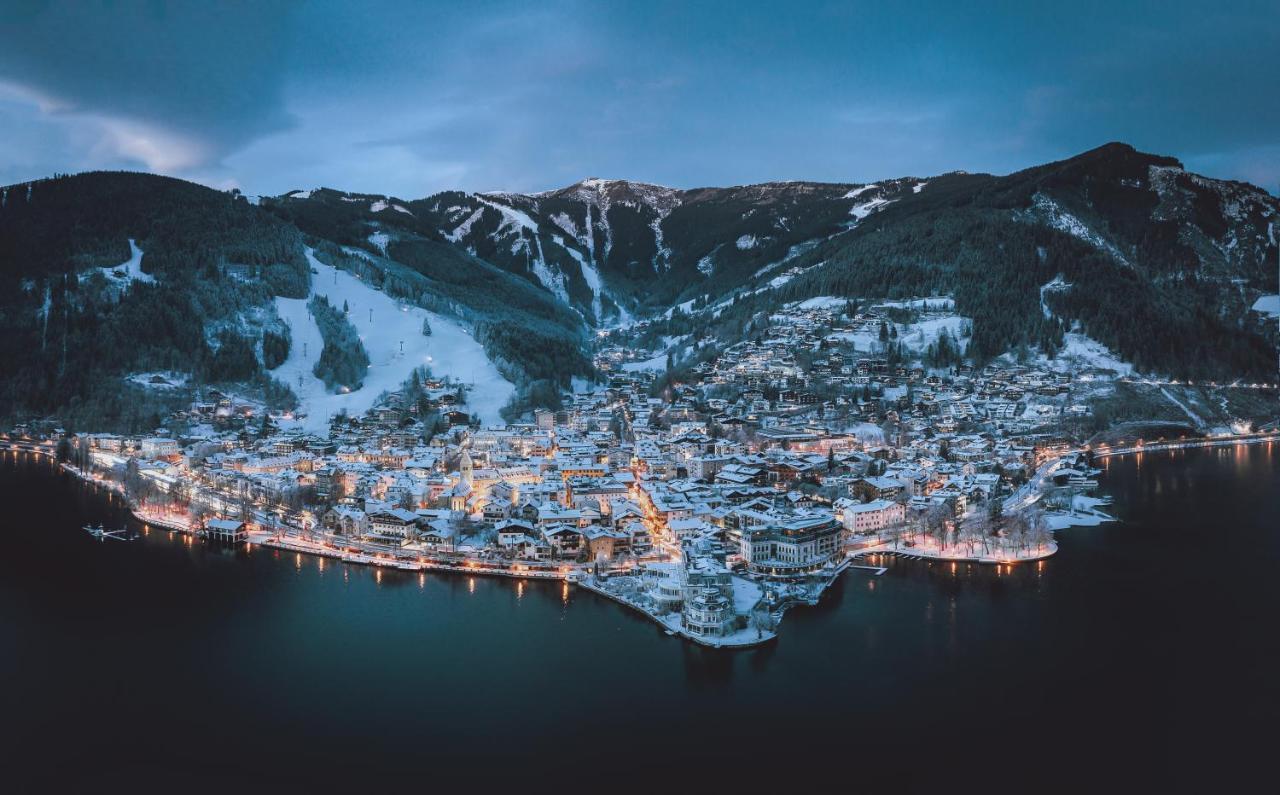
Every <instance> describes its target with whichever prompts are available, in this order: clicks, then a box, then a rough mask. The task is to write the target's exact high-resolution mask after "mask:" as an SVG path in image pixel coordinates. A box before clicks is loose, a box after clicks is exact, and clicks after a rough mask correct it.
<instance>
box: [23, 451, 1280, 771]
mask: <svg viewBox="0 0 1280 795" xmlns="http://www.w3.org/2000/svg"><path fill="white" fill-rule="evenodd" d="M1104 464H1105V472H1104V474H1103V475H1102V476H1101V481H1102V489H1101V492H1102V493H1103V494H1107V495H1110V496H1111V497H1112V498H1113V499H1114V504H1113V505H1112V511H1113V512H1114V513H1115V514H1117V515H1118V516H1120V517H1121V518H1122V519H1123V520H1124V521H1123V522H1121V523H1112V524H1107V525H1103V526H1101V527H1095V528H1073V529H1070V530H1066V531H1062V532H1060V533H1059V534H1058V539H1059V542H1060V551H1059V553H1058V554H1057V555H1056V556H1055V557H1053V558H1051V559H1049V560H1047V561H1044V562H1042V563H1039V564H1025V565H1020V566H1015V567H1012V568H1007V567H1006V568H1002V569H999V570H997V569H995V568H992V567H983V566H977V565H965V564H958V565H955V566H952V565H951V564H946V563H932V564H931V563H927V562H914V561H895V562H891V563H890V564H889V566H890V570H889V571H888V572H887V573H886V574H884V575H883V576H875V575H873V574H871V573H869V572H865V571H850V572H849V573H847V574H845V575H844V576H843V578H842V580H841V581H840V582H839V583H837V584H836V585H835V586H834V587H833V588H832V589H831V590H830V591H828V592H827V594H826V596H825V597H824V599H823V602H822V603H821V604H820V605H819V606H817V607H813V608H797V609H794V610H792V611H790V612H788V614H787V616H786V618H785V619H784V621H783V624H782V628H781V633H780V638H779V640H778V641H777V642H776V643H774V644H771V645H768V646H765V647H762V648H759V649H755V650H750V651H740V652H731V651H723V650H714V649H704V648H700V647H695V646H693V645H691V644H689V643H686V642H683V641H680V640H678V639H676V638H672V637H669V636H667V635H665V634H663V632H662V630H660V629H659V628H658V627H657V626H656V625H654V624H653V623H651V622H649V621H647V620H644V619H642V618H641V617H639V616H637V615H635V614H633V613H631V612H630V611H628V610H626V609H625V608H623V607H621V606H619V605H616V604H614V603H612V602H608V601H606V600H604V599H602V598H599V597H596V596H594V595H593V594H590V593H588V592H585V591H581V590H576V589H574V588H572V587H571V586H568V585H566V584H562V583H545V582H522V581H516V580H509V579H497V578H494V579H486V578H481V577H466V576H461V575H451V574H426V575H417V574H408V573H402V572H385V571H384V572H381V573H379V572H378V571H376V570H373V569H370V568H366V567H360V566H350V565H344V564H340V563H335V562H334V561H331V560H327V561H322V560H320V559H316V558H307V557H299V556H296V555H292V554H287V553H283V552H277V551H274V550H268V549H265V548H256V547H255V548H252V549H249V550H246V549H238V550H234V551H233V550H228V549H223V548H217V547H212V546H205V545H204V544H203V542H201V541H199V540H192V539H189V538H185V537H182V536H175V535H171V534H169V533H167V532H164V531H156V530H152V531H151V532H150V533H149V535H147V536H146V537H144V538H142V539H140V540H139V541H137V542H134V543H120V542H113V541H105V542H99V541H96V540H94V539H92V538H91V537H89V535H88V534H86V533H85V532H83V531H82V530H81V529H80V528H81V526H82V525H83V524H85V523H86V522H94V523H97V522H103V523H106V524H107V525H109V526H118V525H120V524H123V523H124V522H125V521H126V515H125V513H124V512H123V510H122V509H121V506H120V504H119V502H118V500H112V499H110V498H109V497H108V496H106V495H105V494H103V493H100V492H96V491H94V490H93V489H91V488H90V487H88V486H87V485H85V484H82V483H80V482H79V481H77V480H76V479H74V478H72V477H71V476H69V475H65V474H62V473H60V472H58V471H57V470H56V468H55V467H54V465H53V464H52V463H50V462H48V461H43V460H39V459H35V458H32V457H30V456H19V455H18V454H15V453H12V452H9V453H5V454H3V459H2V460H0V497H2V498H3V503H2V504H3V505H4V506H5V511H4V514H3V516H2V517H0V539H2V540H3V543H4V548H3V551H2V552H0V676H3V678H4V683H5V685H4V689H3V693H4V695H3V696H2V697H0V711H2V712H0V714H3V716H4V717H3V727H4V728H3V733H4V736H3V738H0V740H2V743H3V744H2V747H3V751H0V760H3V761H4V763H5V765H4V767H5V771H6V773H7V774H8V776H9V778H10V780H13V781H16V782H20V783H21V788H22V789H39V790H48V789H50V788H54V787H58V786H59V785H69V784H70V783H71V782H77V783H80V784H86V785H87V784H92V785H93V786H98V787H116V786H123V785H129V786H136V785H138V784H140V783H142V782H146V783H147V784H150V785H153V786H154V785H163V784H173V785H184V786H186V785H197V786H198V785H207V786H210V787H211V788H213V787H219V786H223V785H225V784H227V783H230V782H234V781H237V780H244V779H247V780H249V781H250V782H251V783H256V784H258V785H260V786H267V785H268V784H270V785H273V786H274V785H281V786H289V787H290V788H291V789H293V788H295V787H297V786H301V785H304V784H309V783H317V784H319V785H321V787H323V788H333V787H337V786H342V787H343V788H344V789H350V788H351V787H353V786H354V787H360V789H358V790H355V791H362V790H363V789H364V788H371V787H373V786H376V785H377V784H378V783H383V782H385V783H390V782H392V781H397V782H399V781H404V782H406V783H409V784H410V785H415V786H418V787H419V788H423V789H430V787H431V786H432V785H440V784H444V783H445V782H461V783H469V784H471V785H474V786H472V787H470V788H471V789H475V788H478V789H479V790H480V791H487V790H489V789H491V788H493V786H495V785H498V784H508V783H523V784H524V785H526V786H527V787H528V788H531V789H544V788H549V787H552V786H554V787H556V788H563V787H564V786H575V787H576V786H582V787H589V788H597V787H598V788H618V789H627V790H630V789H632V788H636V787H641V788H645V789H653V788H659V787H661V788H667V787H673V788H674V791H676V792H682V791H686V790H687V789H688V788H689V787H691V786H693V785H694V784H706V783H710V784H712V785H713V786H716V787H717V789H718V788H719V786H720V785H727V784H729V783H731V782H735V781H743V782H746V783H748V784H749V785H754V786H749V788H750V789H756V788H758V787H760V786H763V785H764V784H765V783H767V782H772V781H781V782H785V783H787V784H789V785H790V786H791V787H793V788H794V787H797V786H799V785H801V784H803V783H813V782H814V781H820V780H828V781H831V782H832V787H834V788H838V789H855V788H866V787H873V788H874V787H880V786H884V785H889V786H894V787H896V788H900V789H925V788H933V787H935V786H937V785H943V786H947V785H951V786H953V787H959V788H960V791H970V789H971V788H983V789H1001V790H1003V789H1017V790H1023V791H1025V790H1026V789H1028V788H1030V789H1035V788H1041V789H1056V788H1058V787H1060V786H1061V787H1065V786H1066V785H1067V784H1068V783H1071V784H1085V785H1090V786H1092V787H1095V788H1101V789H1112V788H1119V787H1121V786H1125V785H1129V786H1133V787H1141V788H1142V789H1144V790H1145V789H1150V788H1152V787H1155V786H1163V785H1172V786H1173V787H1174V788H1183V787H1185V788H1192V787H1191V783H1192V782H1195V781H1199V780H1201V777H1207V776H1212V777H1214V780H1216V781H1217V785H1218V786H1220V787H1226V786H1228V785H1229V783H1230V782H1231V781H1232V780H1233V779H1237V777H1241V776H1244V775H1245V774H1247V773H1248V772H1250V771H1251V770H1252V769H1253V768H1254V767H1255V766H1258V765H1260V764H1261V762H1262V761H1264V760H1267V759H1268V758H1269V756H1270V754H1271V751H1272V746H1273V744H1274V742H1273V738H1274V736H1275V726H1276V719H1277V717H1280V710H1278V709H1277V706H1278V704H1280V699H1278V698H1277V694H1278V693H1280V685H1278V684H1277V673H1276V670H1275V669H1276V665H1277V661H1278V660H1280V655H1278V652H1280V644H1278V642H1277V633H1276V614H1277V608H1280V576H1278V571H1280V569H1278V567H1280V522H1277V517H1280V449H1276V448H1274V447H1270V446H1269V447H1262V446H1255V447H1237V448H1219V449H1205V450H1193V451H1183V452H1177V453H1160V454H1146V455H1143V456H1138V457H1127V458H1116V459H1109V460H1107V461H1106V462H1104ZM1205 780H1208V779H1205Z"/></svg>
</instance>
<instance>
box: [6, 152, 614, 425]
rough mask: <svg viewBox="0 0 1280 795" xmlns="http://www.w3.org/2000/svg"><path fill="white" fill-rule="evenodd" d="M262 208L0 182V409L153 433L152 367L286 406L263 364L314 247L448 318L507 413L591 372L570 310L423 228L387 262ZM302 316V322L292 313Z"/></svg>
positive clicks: (211, 197) (114, 187)
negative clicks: (502, 396)
mask: <svg viewBox="0 0 1280 795" xmlns="http://www.w3.org/2000/svg"><path fill="white" fill-rule="evenodd" d="M266 204H269V202H262V203H259V204H255V203H253V202H251V201H250V200H249V199H248V198H247V197H244V196H242V195H240V194H239V193H238V192H231V193H227V192H222V191H216V190H212V189H209V188H206V187H203V186H200V185H195V184H193V183H189V182H184V181H182V180H177V179H171V178H168V177H158V176H153V175H149V174H135V173H121V172H96V173H88V174H80V175H75V176H59V177H55V178H53V179H47V180H39V181H36V182H32V183H26V184H23V185H14V186H9V187H7V188H0V416H4V417H8V418H15V417H29V416H31V415H43V414H54V415H56V416H58V417H60V418H62V419H63V420H64V421H67V422H70V423H73V424H76V425H80V426H85V425H88V426H92V427H97V428H104V427H112V428H122V429H129V430H139V429H150V428H154V427H156V425H157V424H158V422H159V420H160V418H162V417H164V416H165V415H166V414H167V413H168V412H169V410H171V409H172V408H173V407H174V406H175V405H181V403H182V402H183V392H182V390H175V391H166V390H163V389H150V388H148V387H147V386H146V382H147V379H145V378H142V379H140V378H139V376H140V375H142V374H148V373H156V372H163V373H166V374H171V376H172V380H175V381H177V382H180V383H184V384H188V383H190V384H198V383H205V384H218V385H222V386H223V387H224V388H233V389H234V390H235V391H236V392H238V393H240V394H244V395H246V396H249V397H253V398H257V399H259V400H261V401H262V402H264V403H266V404H268V405H273V406H281V407H291V406H292V405H293V404H294V403H295V401H296V398H295V396H294V395H292V394H291V392H290V389H289V385H285V384H282V383H280V382H279V381H278V380H277V379H276V378H275V372H274V371H275V369H276V368H278V367H280V366H281V365H282V364H283V363H284V362H285V361H286V360H287V359H288V358H289V352H290V338H291V329H290V325H289V322H287V321H286V320H285V319H284V318H283V317H282V316H281V311H280V310H281V307H282V306H283V305H282V304H281V303H280V301H281V300H285V301H289V300H293V301H302V299H305V298H306V297H307V296H308V295H310V294H311V292H312V285H311V279H312V274H313V273H315V272H316V266H315V265H313V264H312V263H311V262H310V258H311V257H312V256H314V257H316V258H318V262H320V263H321V264H324V265H328V264H332V265H337V266H338V267H340V268H342V269H344V270H347V271H349V272H351V273H354V274H356V275H358V276H360V277H362V282H361V283H362V284H364V285H372V286H373V287H374V288H376V289H379V290H382V291H383V292H386V293H387V294H389V295H390V296H392V297H394V298H396V299H397V300H399V301H402V302H405V303H410V304H416V305H418V306H420V307H423V308H425V309H428V310H430V311H431V312H435V313H438V314H439V315H443V316H445V317H446V318H450V319H452V320H456V321H457V322H458V323H460V324H461V329H459V330H458V333H459V334H461V333H463V330H466V332H467V333H470V334H472V335H474V337H475V339H476V340H477V341H478V342H480V343H481V344H482V345H483V347H484V354H485V356H486V357H487V358H489V359H490V360H491V362H492V363H493V364H494V365H495V366H496V367H497V368H498V370H499V371H500V372H501V374H502V376H503V377H505V378H506V379H507V380H509V381H511V382H513V383H515V384H516V385H517V386H518V388H519V394H518V399H517V401H516V404H515V406H514V408H516V409H519V408H520V407H522V406H524V405H525V404H526V402H527V401H529V400H533V401H535V402H541V403H554V402H555V400H557V399H558V390H559V388H561V387H567V386H568V385H569V380H570V378H571V377H572V376H573V375H590V374H591V372H592V367H591V362H590V359H589V358H588V357H587V356H586V354H585V352H584V351H585V337H586V329H585V327H584V325H583V322H582V319H581V317H580V316H579V315H578V314H577V313H576V312H574V311H572V310H571V309H569V308H568V307H567V306H565V305H563V304H561V303H560V302H559V301H557V300H556V299H555V298H554V297H553V296H551V295H549V294H548V293H546V291H544V290H542V289H540V288H538V287H536V286H534V285H532V284H530V283H529V282H527V281H526V280H523V279H520V278H517V277H515V276H512V275H511V274H509V273H507V272H505V271H502V270H500V269H498V268H496V267H494V266H492V265H490V264H488V263H485V262H482V261H480V260H477V259H475V258H473V257H471V256H469V255H467V254H466V253H465V252H462V251H460V250H459V249H457V248H456V247H453V246H451V245H448V244H447V243H444V242H440V241H437V240H434V239H433V238H432V234H433V233H431V232H430V230H424V234H422V235H415V234H414V233H412V232H411V231H408V230H406V231H403V232H398V233H397V234H396V238H395V240H390V239H389V241H388V242H389V243H390V248H391V251H392V253H393V254H394V255H395V256H396V257H397V258H398V259H397V260H394V261H393V260H391V259H388V258H387V257H386V256H384V253H385V252H383V251H381V250H379V251H378V254H377V255H375V254H373V253H371V252H369V251H366V250H363V249H353V248H350V247H346V248H344V247H343V246H342V245H341V244H340V243H336V242H333V241H332V240H330V239H329V238H330V237H332V238H336V239H337V240H338V241H342V240H344V238H343V235H342V231H343V229H342V226H341V223H340V222H339V221H338V220H337V219H336V217H335V218H326V217H316V214H315V213H314V212H313V213H311V214H309V215H306V216H305V217H300V218H297V219H295V218H293V217H290V216H288V214H281V213H277V212H274V211H272V210H271V209H269V208H268V207H267V206H264V205H266ZM295 204H302V203H300V202H295ZM306 206H307V207H309V208H312V209H314V208H316V207H321V206H322V205H320V204H319V203H314V204H313V203H306ZM365 209H366V211H368V212H369V213H370V214H371V215H372V216H374V217H376V216H377V215H378V213H379V212H380V210H379V208H376V207H372V206H369V207H366V208H365ZM390 212H392V213H395V214H397V215H400V214H402V213H400V212H399V211H397V210H394V209H393V210H390ZM343 218H344V219H345V216H343ZM317 231H319V232H323V233H324V236H317V235H316V234H314V233H315V232H317ZM366 235H367V233H366ZM361 242H364V243H365V245H366V246H369V244H368V242H367V240H362V241H361ZM303 303H305V302H303ZM301 317H302V318H303V320H304V321H306V322H310V321H309V320H308V315H307V313H306V311H305V309H303V311H302V314H301ZM336 337H337V338H339V339H351V340H355V339H357V338H356V337H355V335H354V334H346V335H344V334H342V333H338V334H337V335H336ZM326 341H328V337H327V336H326ZM326 347H327V346H326ZM316 354H317V355H318V354H319V351H317V352H316ZM349 354H350V355H349V356H347V355H346V354H343V355H342V356H341V358H344V359H348V358H349V359H351V360H354V361H361V362H362V364H361V365H360V366H361V367H364V366H365V364H364V363H366V362H367V359H364V358H363V357H362V355H361V354H360V352H358V351H351V352H349ZM329 355H330V356H338V354H337V353H336V352H333V351H330V352H329ZM409 369H411V366H410V368H409ZM470 370H471V368H466V370H465V371H463V372H461V373H456V374H454V375H455V376H458V377H460V378H463V379H464V380H465V378H466V376H467V375H468V374H469V373H470ZM440 374H443V373H440ZM405 375H406V377H407V376H408V371H407V370H406V373H405ZM354 380H356V381H358V380H360V379H359V378H354ZM489 419H496V417H489Z"/></svg>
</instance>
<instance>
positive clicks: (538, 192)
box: [0, 141, 1280, 201]
mask: <svg viewBox="0 0 1280 795" xmlns="http://www.w3.org/2000/svg"><path fill="white" fill-rule="evenodd" d="M1113 144H1119V145H1122V146H1130V147H1131V148H1133V149H1135V151H1138V152H1141V153H1143V154H1149V155H1161V156H1167V157H1173V158H1175V159H1177V160H1179V162H1182V159H1181V158H1179V157H1178V156H1177V155H1174V154H1169V153H1163V152H1143V150H1141V149H1138V148H1137V147H1132V145H1131V144H1127V143H1125V142H1123V141H1107V142H1106V143H1103V144H1099V145H1098V146H1094V147H1090V148H1088V149H1084V150H1082V151H1080V152H1076V153H1075V154H1072V155H1068V156H1066V157H1062V158H1057V159H1055V160H1052V161H1046V162H1044V163H1031V164H1028V165H1026V166H1023V167H1020V168H1016V169H1014V170H1012V171H1007V172H1002V173H992V172H986V171H966V170H964V169H951V170H949V171H942V172H939V173H936V174H897V175H893V176H883V177H878V178H877V179H874V180H871V179H869V180H865V181H857V180H837V179H777V180H770V181H768V182H734V183H725V184H720V185H687V186H681V185H670V184H659V183H656V182H649V181H647V180H639V179H629V178H626V177H599V176H587V177H581V178H579V179H576V180H574V181H573V182H568V183H565V184H562V185H557V186H553V187H547V188H538V189H534V190H530V191H516V190H508V189H504V188H486V189H471V188H465V187H463V188H442V189H440V190H436V191H432V192H430V193H424V194H422V195H411V194H404V195H400V194H393V193H378V192H370V191H358V190H348V189H346V188H344V187H341V186H337V185H310V186H298V187H294V188H290V189H288V190H285V191H282V192H281V193H270V194H269V193H252V192H249V191H244V190H242V189H240V188H238V187H234V188H229V187H225V186H219V185H212V184H209V183H207V182H201V181H200V180H198V179H191V178H188V177H184V176H182V175H179V174H165V173H162V172H157V171H146V170H139V169H128V168H122V169H90V170H86V171H74V172H55V173H52V174H47V175H45V176H43V177H36V178H33V179H28V180H22V181H19V182H11V183H6V184H2V185H0V188H5V189H8V188H13V187H16V186H18V185H25V184H27V183H30V182H38V181H40V180H42V179H53V178H55V177H58V176H78V175H80V174H90V173H95V172H111V173H125V174H145V175H148V176H158V177H166V178H170V179H179V180H183V181H186V182H192V183H194V184H197V185H202V186H204V187H207V188H210V189H212V190H219V191H229V190H233V189H234V190H241V192H242V193H243V194H244V195H246V196H255V197H267V198H279V197H283V196H288V195H289V194H291V193H300V192H305V191H317V190H331V191H335V192H338V193H345V194H351V195H360V196H378V197H384V198H388V199H404V200H406V201H415V200H419V199H425V198H429V197H431V196H434V195H437V194H439V193H443V192H447V191H461V192H464V193H472V194H477V195H493V196H498V195H519V196H534V197H537V196H542V195H546V194H550V193H556V192H557V191H561V190H567V189H568V188H571V187H574V186H575V185H580V184H582V183H584V182H588V181H591V180H597V181H600V182H625V183H628V184H632V185H650V186H653V187H655V188H665V189H668V190H675V191H694V190H704V189H712V190H715V189H732V188H747V187H752V186H755V185H785V184H790V183H809V184H817V185H869V184H872V183H874V182H879V181H886V180H894V179H912V178H915V179H934V178H937V177H942V176H947V175H949V174H973V175H987V176H993V177H1007V176H1011V175H1013V174H1017V173H1019V172H1021V171H1026V170H1028V169H1031V168H1036V167H1037V166H1044V165H1049V164H1050V163H1053V162H1062V161H1065V160H1070V159H1072V158H1074V157H1079V156H1081V155H1084V154H1088V153H1089V152H1092V151H1095V150H1097V149H1101V148H1103V147H1106V146H1111V145H1113ZM1183 168H1184V170H1186V171H1188V172H1189V173H1197V174H1198V173H1199V172H1195V171H1194V170H1192V169H1190V168H1187V166H1186V163H1185V162H1184V163H1183ZM1199 176H1202V177H1207V178H1210V179H1219V180H1222V181H1228V182H1230V181H1235V182H1244V183H1245V184H1248V185H1252V186H1253V187H1255V188H1257V189H1259V190H1261V191H1263V192H1265V193H1267V194H1269V195H1272V196H1280V193H1278V192H1277V191H1272V190H1268V189H1267V187H1266V186H1264V185H1258V184H1255V183H1251V182H1247V181H1244V180H1231V179H1229V178H1225V177H1212V176H1210V175H1208V174H1199Z"/></svg>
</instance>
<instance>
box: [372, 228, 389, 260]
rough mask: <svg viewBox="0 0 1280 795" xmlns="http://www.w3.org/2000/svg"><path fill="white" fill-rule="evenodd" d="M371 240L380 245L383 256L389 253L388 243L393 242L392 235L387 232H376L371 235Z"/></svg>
mask: <svg viewBox="0 0 1280 795" xmlns="http://www.w3.org/2000/svg"><path fill="white" fill-rule="evenodd" d="M369 242H370V243H372V244H373V245H375V246H377V247H378V250H379V251H381V252H382V256H384V257H385V256H386V255H387V244H388V243H390V242H391V236H390V235H388V234H387V233H386V232H374V233H373V234H371V235H369Z"/></svg>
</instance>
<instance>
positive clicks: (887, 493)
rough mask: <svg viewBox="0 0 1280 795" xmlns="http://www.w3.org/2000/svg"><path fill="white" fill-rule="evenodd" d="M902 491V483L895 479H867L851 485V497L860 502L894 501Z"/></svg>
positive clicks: (859, 479) (861, 479)
mask: <svg viewBox="0 0 1280 795" xmlns="http://www.w3.org/2000/svg"><path fill="white" fill-rule="evenodd" d="M902 489H903V486H902V481H900V480H896V479H894V478H886V477H865V478H858V479H857V480H855V481H853V482H852V483H850V484H849V495H850V496H851V497H854V498H855V499H859V500H892V499H893V498H894V497H897V496H898V495H899V494H901V493H902Z"/></svg>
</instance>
